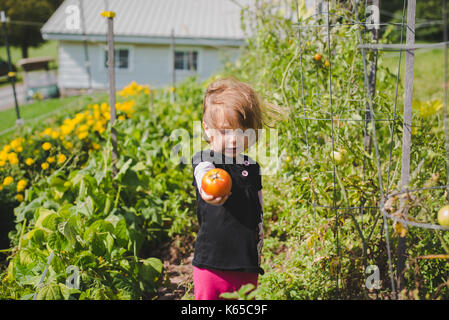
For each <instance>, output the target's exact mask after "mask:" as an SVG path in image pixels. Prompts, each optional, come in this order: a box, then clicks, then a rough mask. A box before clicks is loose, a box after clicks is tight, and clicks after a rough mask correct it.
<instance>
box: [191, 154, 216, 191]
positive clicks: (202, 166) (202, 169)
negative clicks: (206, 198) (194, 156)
mask: <svg viewBox="0 0 449 320" xmlns="http://www.w3.org/2000/svg"><path fill="white" fill-rule="evenodd" d="M211 169H215V165H214V164H213V163H212V162H208V161H203V162H200V163H198V165H197V166H196V168H195V172H194V175H195V180H196V185H197V186H198V190H200V192H201V181H202V180H203V177H204V175H205V174H206V173H207V172H208V171H209V170H211Z"/></svg>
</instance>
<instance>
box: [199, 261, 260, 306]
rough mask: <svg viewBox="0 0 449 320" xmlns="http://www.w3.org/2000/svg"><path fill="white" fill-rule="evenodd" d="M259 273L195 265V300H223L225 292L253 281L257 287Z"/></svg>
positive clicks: (232, 290) (237, 288) (235, 289)
mask: <svg viewBox="0 0 449 320" xmlns="http://www.w3.org/2000/svg"><path fill="white" fill-rule="evenodd" d="M258 276H259V275H258V274H257V273H250V272H239V271H220V270H212V269H201V268H197V267H193V285H194V291H195V300H221V298H219V296H220V294H222V293H223V292H234V291H237V290H239V289H240V287H241V286H243V285H245V284H247V283H252V284H253V285H254V286H255V287H257V279H258Z"/></svg>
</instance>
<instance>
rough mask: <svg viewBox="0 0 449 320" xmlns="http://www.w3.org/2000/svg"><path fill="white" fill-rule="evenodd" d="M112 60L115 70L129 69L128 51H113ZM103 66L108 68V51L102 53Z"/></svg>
mask: <svg viewBox="0 0 449 320" xmlns="http://www.w3.org/2000/svg"><path fill="white" fill-rule="evenodd" d="M114 60H115V68H116V69H129V49H115V50H114ZM104 66H105V68H107V67H108V50H105V51H104Z"/></svg>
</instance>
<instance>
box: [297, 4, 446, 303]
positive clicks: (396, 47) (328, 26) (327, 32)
mask: <svg viewBox="0 0 449 320" xmlns="http://www.w3.org/2000/svg"><path fill="white" fill-rule="evenodd" d="M407 1H408V0H404V5H403V10H402V21H401V23H379V24H377V26H378V27H379V28H381V27H386V26H394V27H400V30H401V33H400V41H399V43H398V44H383V43H382V44H379V43H377V41H376V43H365V41H364V37H363V35H362V30H365V31H366V30H369V29H370V26H372V25H371V24H369V23H366V22H363V21H360V19H359V13H358V10H357V8H358V2H360V1H352V2H351V4H352V17H353V18H348V17H345V16H340V15H337V14H335V13H332V12H331V1H330V0H328V2H327V3H328V7H327V10H326V11H325V12H322V13H317V14H313V15H311V16H309V17H307V18H306V19H304V20H302V21H300V20H299V19H298V21H299V22H298V23H297V24H296V27H297V30H298V42H299V44H298V50H299V55H298V56H299V87H298V97H300V98H299V101H298V103H299V105H302V109H301V114H298V116H297V117H296V118H297V119H300V120H301V121H302V123H303V126H302V128H303V136H304V141H305V144H306V146H305V147H306V157H307V159H308V161H309V162H310V163H311V164H313V162H314V161H313V159H312V144H311V136H310V132H309V131H310V130H309V125H310V123H312V122H313V121H325V122H329V123H330V138H329V140H330V143H329V144H330V146H331V152H332V171H331V173H332V179H331V180H332V191H333V192H332V193H333V194H332V203H331V205H329V204H328V205H324V204H322V203H320V202H319V201H317V200H316V199H315V198H316V197H315V196H313V199H312V203H311V204H312V207H313V217H314V221H315V223H316V219H317V210H318V209H320V208H324V209H331V210H332V212H333V215H334V216H335V227H334V228H335V229H334V234H335V244H336V248H335V252H336V256H337V257H338V258H339V257H340V216H341V212H342V211H360V213H361V216H362V217H363V214H364V213H366V212H367V211H368V210H376V211H377V212H378V213H379V214H377V215H376V216H375V219H374V223H373V225H372V226H371V229H370V230H368V231H369V235H368V237H366V238H365V240H369V239H371V236H372V234H373V231H374V229H375V228H376V227H377V223H378V221H379V219H380V217H382V219H383V230H384V237H385V243H386V249H387V256H388V269H389V270H388V272H389V277H390V281H391V291H392V295H393V297H395V298H397V292H396V286H395V277H394V272H393V262H392V260H393V259H392V252H391V251H392V250H391V244H390V235H389V230H388V221H389V220H391V221H393V222H398V223H401V224H403V225H404V226H405V227H406V226H412V227H418V228H424V229H432V230H441V231H448V230H449V227H444V226H440V225H435V224H431V223H424V222H419V221H413V219H410V217H409V219H407V216H401V215H395V214H392V213H389V212H388V211H389V210H388V209H387V208H386V207H385V205H386V203H387V202H388V201H389V200H391V199H392V198H393V197H401V196H405V195H410V193H415V192H421V191H427V190H439V189H441V190H444V189H447V190H449V184H448V185H445V186H438V187H429V188H415V189H405V190H400V191H398V192H395V193H391V192H390V190H389V189H390V176H391V171H392V165H393V163H392V158H393V157H392V155H393V143H394V134H395V132H396V130H397V129H395V128H396V125H397V122H398V120H401V115H400V114H398V108H397V104H398V92H399V81H400V71H401V62H402V61H401V60H402V59H401V56H402V52H409V51H411V50H416V49H422V48H438V47H444V48H445V66H444V68H445V69H444V70H445V86H444V111H445V115H444V120H445V121H444V132H445V137H446V151H447V155H446V156H449V129H448V120H447V117H448V116H447V97H448V83H447V82H448V80H447V79H448V74H447V73H448V71H447V67H448V63H447V59H448V58H447V56H448V52H447V51H448V50H447V47H448V44H449V42H448V39H447V30H446V29H447V19H446V16H445V15H446V0H443V7H444V9H443V20H442V21H443V23H442V24H443V27H444V30H445V32H444V41H443V42H440V43H434V44H413V45H407V44H406V45H404V43H403V39H404V29H409V28H410V26H409V25H408V21H407V23H406V22H405V17H406V16H405V14H406V12H407V11H406V4H407ZM296 3H297V7H298V2H296ZM366 6H367V1H366V2H365V7H366ZM298 8H299V7H298ZM331 18H334V19H339V20H340V21H339V22H338V23H335V22H332V23H331ZM320 19H321V20H322V21H323V22H322V23H320ZM342 20H344V21H342ZM342 26H350V27H352V26H356V27H357V28H356V31H355V32H356V33H357V35H356V36H357V39H358V42H359V44H358V46H357V49H358V50H359V51H360V59H361V60H362V64H363V71H362V73H363V86H364V88H363V94H364V97H363V101H360V102H361V108H360V109H346V110H345V111H346V112H349V113H351V112H360V113H362V114H363V113H364V114H365V117H364V118H360V117H358V118H357V117H340V116H341V114H337V112H336V111H341V110H342V108H343V107H342V106H336V105H335V102H334V95H333V93H334V92H333V90H334V88H333V81H334V80H333V78H334V77H333V75H332V66H333V65H332V61H333V58H334V57H333V52H332V50H331V36H332V33H331V30H332V29H334V28H338V27H342ZM426 26H427V24H423V25H422V26H421V25H419V24H417V25H416V26H415V28H419V27H426ZM415 28H413V30H412V31H413V32H414V30H415ZM309 29H311V30H313V31H314V32H315V33H319V32H322V35H323V37H325V38H326V39H325V40H326V44H327V52H326V55H327V60H328V62H329V65H328V71H327V73H328V77H327V79H325V80H322V82H323V83H324V81H325V82H327V89H328V92H326V93H327V94H328V96H329V102H328V106H327V107H328V109H327V110H326V111H323V110H322V107H325V106H322V107H320V108H319V110H313V108H311V107H310V106H307V107H306V105H307V104H308V103H307V102H306V100H307V101H312V100H310V99H314V100H319V95H320V92H319V88H318V85H317V86H316V88H307V87H306V83H305V78H306V76H307V75H306V72H305V71H304V66H305V59H304V57H303V50H304V49H303V48H304V44H303V34H304V32H308V31H309ZM369 32H370V31H369ZM367 51H371V52H372V53H374V54H377V52H378V51H398V52H399V60H398V66H397V72H396V74H395V78H396V79H395V80H396V86H395V89H394V105H393V107H392V113H393V114H392V116H390V117H385V116H383V117H382V116H379V114H377V115H376V113H375V112H374V105H375V98H376V97H375V96H374V95H373V92H374V90H373V84H372V83H371V82H372V81H371V79H370V74H369V70H368V67H369V66H368V63H369V60H368V57H367V55H368V53H367ZM308 76H309V77H312V75H310V74H309V75H308ZM339 76H340V77H344V75H339ZM313 77H314V76H313ZM313 80H316V82H318V81H319V79H318V75H317V78H316V79H313ZM374 86H375V83H374ZM310 97H311V98H310ZM315 102H316V101H315ZM316 105H318V106H320V103H319V102H318V103H316ZM314 112H315V113H322V114H323V113H324V114H325V115H318V116H315V115H314V114H313V113H314ZM311 113H312V114H311ZM336 116H337V118H336ZM336 121H337V125H338V122H339V121H342V122H346V123H350V122H354V123H359V124H364V128H363V130H362V131H363V135H364V140H365V141H366V139H367V135H368V131H369V130H368V125H369V124H371V127H370V129H371V134H372V136H369V137H368V139H369V140H370V141H372V143H373V147H374V154H375V156H374V159H373V160H374V162H375V165H376V169H377V183H378V186H377V187H378V192H379V194H378V195H376V196H377V197H378V198H377V204H378V205H372V204H371V205H366V206H365V202H366V201H364V200H363V199H362V200H361V205H360V206H358V205H354V206H347V205H346V206H339V205H337V194H336V192H337V188H338V185H337V184H340V183H341V181H340V177H339V176H338V173H337V167H336V159H335V152H336V151H337V149H336V136H337V133H336V129H335V126H336V125H335V122H336ZM382 122H383V123H387V124H389V125H390V126H389V128H390V132H391V136H390V141H389V148H388V149H389V150H388V158H387V159H388V162H387V168H386V172H387V173H386V176H387V178H386V183H385V184H384V178H383V177H382V166H381V156H380V151H379V141H378V137H377V133H376V123H382ZM447 161H449V157H447ZM447 163H449V162H447ZM365 165H366V163H365V157H363V179H365ZM447 170H448V172H449V165H447ZM328 173H329V172H328ZM308 178H309V181H310V183H311V190H312V193H314V186H315V185H314V184H315V183H316V182H315V180H314V177H313V174H312V173H309V177H308ZM372 178H373V177H372ZM447 179H448V180H449V174H448V177H447ZM365 200H366V199H365ZM358 228H359V227H358ZM361 228H363V223H362V226H361ZM358 231H359V232H361V234H362V236H363V230H358ZM363 245H364V246H366V245H368V244H367V243H365V241H364V244H363ZM365 249H366V248H365ZM339 276H340V265H339V264H337V272H336V292H337V295H338V294H339V286H340V281H339Z"/></svg>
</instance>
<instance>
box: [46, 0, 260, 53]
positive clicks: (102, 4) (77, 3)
mask: <svg viewBox="0 0 449 320" xmlns="http://www.w3.org/2000/svg"><path fill="white" fill-rule="evenodd" d="M251 2H252V0H65V1H64V2H63V3H62V4H61V6H60V7H59V8H58V9H57V10H56V11H55V12H54V14H53V15H52V16H51V17H50V19H49V20H48V21H47V22H46V23H45V25H44V26H43V27H42V29H41V32H42V34H43V37H44V38H45V39H58V40H83V39H85V38H86V39H87V40H91V41H105V35H106V31H107V24H106V19H105V18H104V17H102V16H101V12H103V11H114V12H115V13H116V16H115V18H114V37H115V39H116V41H118V42H138V43H139V42H140V43H170V35H171V30H172V29H174V35H175V38H176V43H182V42H184V43H186V44H198V42H206V43H207V41H212V42H214V43H215V44H217V43H222V44H230V45H232V44H234V45H241V44H243V43H244V39H245V36H244V34H243V31H242V30H241V23H240V11H241V6H242V5H246V4H250V3H251ZM77 12H79V13H80V15H79V16H80V19H79V20H78V21H79V23H77V20H76V17H77V16H76V15H77ZM83 16H84V19H82V18H83ZM77 26H79V27H77ZM83 31H84V35H83Z"/></svg>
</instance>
